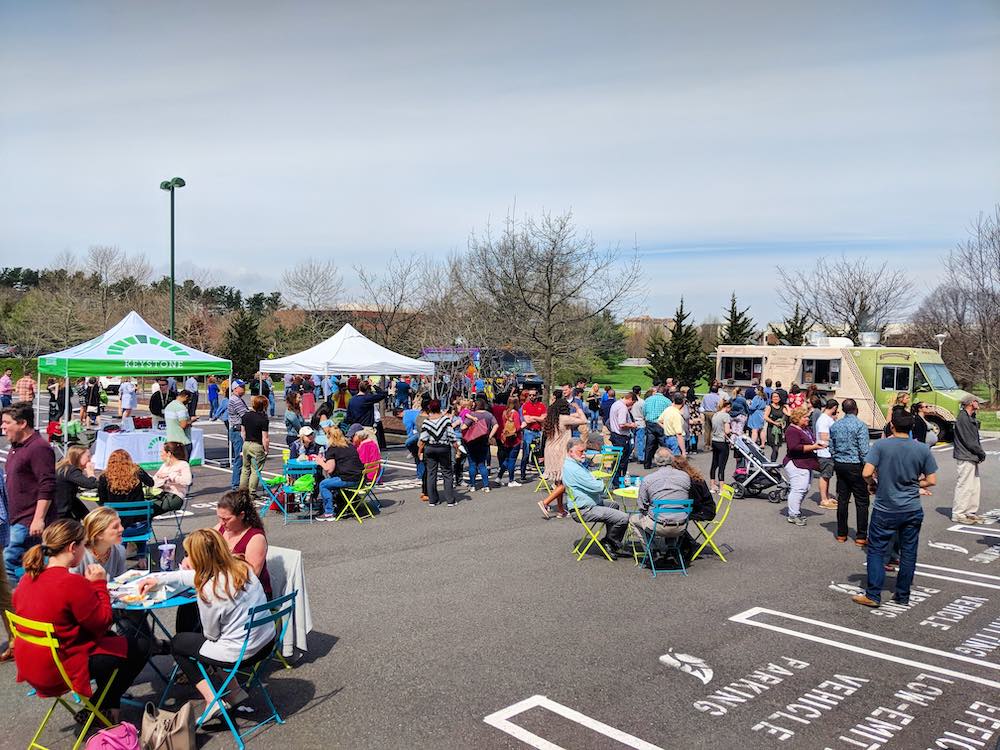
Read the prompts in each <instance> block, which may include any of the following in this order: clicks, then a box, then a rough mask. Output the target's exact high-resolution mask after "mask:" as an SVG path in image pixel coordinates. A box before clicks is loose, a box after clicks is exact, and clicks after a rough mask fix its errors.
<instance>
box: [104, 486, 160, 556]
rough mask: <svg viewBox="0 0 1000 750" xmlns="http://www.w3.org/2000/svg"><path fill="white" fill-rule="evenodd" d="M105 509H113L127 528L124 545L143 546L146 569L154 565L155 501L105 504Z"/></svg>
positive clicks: (123, 539)
mask: <svg viewBox="0 0 1000 750" xmlns="http://www.w3.org/2000/svg"><path fill="white" fill-rule="evenodd" d="M104 507H105V508H111V509H113V510H114V511H115V513H117V514H118V517H119V518H120V519H121V521H122V526H124V527H125V533H124V534H122V544H128V543H129V542H132V543H133V544H142V545H145V547H146V569H147V570H149V569H150V566H151V565H152V560H153V551H152V549H151V545H150V542H155V541H156V534H155V533H154V531H153V501H152V500H135V501H132V502H126V503H105V504H104Z"/></svg>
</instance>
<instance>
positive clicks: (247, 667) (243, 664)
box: [164, 591, 297, 750]
mask: <svg viewBox="0 0 1000 750" xmlns="http://www.w3.org/2000/svg"><path fill="white" fill-rule="evenodd" d="M296 593H297V592H295V591H293V592H291V593H290V594H285V595H284V596H279V597H277V598H276V599H272V600H271V601H269V602H264V604H260V605H258V606H256V607H251V608H250V615H249V617H248V618H247V623H246V625H245V626H244V627H245V628H246V636H245V637H244V639H243V647H242V648H241V649H240V653H239V656H237V657H236V660H235V662H234V663H233V666H232V667H229V668H228V669H226V671H225V675H226V676H225V679H224V680H223V681H222V684H221V685H220V686H219V687H218V688H216V687H215V683H213V682H212V680H211V678H210V677H209V675H208V672H207V671H206V670H205V665H204V664H202V663H201V662H200V661H198V660H197V659H195V660H194V661H195V663H196V664H197V665H198V671H200V672H201V676H202V677H203V678H204V679H205V680H206V681H207V682H208V686H209V690H211V691H212V700H211V701H209V703H208V705H206V706H205V710H204V711H203V712H202V714H201V716H199V717H198V722H197V726H198V727H200V726H201V725H202V722H204V721H205V716H206V714H208V712H209V710H210V709H211V708H212V707H213V706H215V705H216V704H218V706H219V714H220V715H221V716H222V718H223V719H224V720H225V722H226V724H227V725H228V726H229V731H230V732H232V735H233V739H235V740H236V746H237V747H238V748H239V749H240V750H244V747H245V745H244V743H243V740H244V739H245V738H247V737H249V736H250V735H252V734H254V733H256V732H258V731H259V730H261V729H263V728H264V727H265V726H266V725H267V724H269V723H270V722H272V721H274V722H276V723H278V724H284V723H285V720H284V719H282V718H281V714H279V713H278V709H277V708H275V707H274V701H272V700H271V694H270V693H269V692H268V691H267V687H265V685H264V682H263V679H262V672H263V670H262V667H263V666H264V664H265V663H266V662H267V661H269V660H270V659H271V658H273V657H274V655H275V654H276V653H279V652H280V649H281V642H282V640H283V639H284V637H285V629H286V628H287V627H288V623H289V622H291V619H292V612H293V610H294V609H295V595H296ZM277 622H281V623H282V625H281V627H280V628H278V629H277V632H276V633H275V635H274V646H273V647H272V648H265V649H263V650H261V651H260V652H258V653H257V654H254V655H253V656H252V657H250V658H249V659H248V658H247V656H246V652H247V644H248V643H249V642H250V633H251V631H253V630H254V629H255V628H271V629H275V623H277ZM216 670H217V671H221V670H219V668H216ZM237 674H239V675H241V676H243V677H247V678H249V679H248V680H247V683H246V691H247V693H250V692H251V691H253V689H254V688H256V687H259V688H260V692H261V693H262V694H263V696H264V700H265V701H267V706H268V708H269V709H270V710H271V714H270V715H269V716H268V717H267V718H265V719H263V720H261V721H258V722H257V723H256V724H254V725H253V726H252V727H250V728H249V729H247V730H245V731H243V732H240V731H239V730H238V729H237V728H236V724H234V723H233V719H232V716H230V709H229V708H227V707H226V704H225V703H224V702H223V699H224V698H225V697H226V696H227V695H228V694H229V693H230V692H232V691H231V687H232V686H233V683H234V682H235V683H236V685H238V684H239V682H238V680H237V679H236V676H237ZM176 675H177V667H174V671H173V673H172V674H171V675H170V683H168V685H167V689H166V690H164V695H166V693H167V692H168V691H169V689H170V687H171V684H172V683H173V681H174V678H175V677H176Z"/></svg>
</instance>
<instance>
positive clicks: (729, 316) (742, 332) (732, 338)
mask: <svg viewBox="0 0 1000 750" xmlns="http://www.w3.org/2000/svg"><path fill="white" fill-rule="evenodd" d="M749 311H750V308H749V307H745V308H743V309H742V310H740V306H739V305H738V304H737V302H736V292H733V293H732V296H731V297H730V298H729V309H728V310H726V311H725V313H726V319H725V321H724V322H723V324H722V330H721V331H719V343H720V344H753V343H754V342H755V341H756V339H757V332H756V331H755V330H754V325H753V318H751V317H750V316H749V315H747V313H748V312H749Z"/></svg>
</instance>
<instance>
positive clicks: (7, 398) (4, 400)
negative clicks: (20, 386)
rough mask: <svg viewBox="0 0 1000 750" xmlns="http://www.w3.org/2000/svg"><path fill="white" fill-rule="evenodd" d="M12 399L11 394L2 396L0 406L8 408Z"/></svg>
mask: <svg viewBox="0 0 1000 750" xmlns="http://www.w3.org/2000/svg"><path fill="white" fill-rule="evenodd" d="M10 400H11V397H10V396H0V406H2V407H3V408H4V409H6V408H7V407H8V406H10Z"/></svg>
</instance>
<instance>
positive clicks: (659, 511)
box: [642, 499, 694, 578]
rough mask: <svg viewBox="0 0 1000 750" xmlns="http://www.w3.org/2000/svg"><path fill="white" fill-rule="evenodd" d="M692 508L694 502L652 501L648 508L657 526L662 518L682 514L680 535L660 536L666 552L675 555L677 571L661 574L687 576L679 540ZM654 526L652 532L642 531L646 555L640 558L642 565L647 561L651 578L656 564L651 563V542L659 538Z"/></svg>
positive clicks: (662, 571)
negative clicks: (678, 567) (681, 574)
mask: <svg viewBox="0 0 1000 750" xmlns="http://www.w3.org/2000/svg"><path fill="white" fill-rule="evenodd" d="M692 507H694V500H655V499H654V500H653V504H652V505H651V506H650V508H649V516H650V518H652V519H653V522H654V524H659V523H660V519H661V518H662V517H664V516H668V515H674V514H677V513H684V521H683V523H681V524H678V526H679V527H680V529H681V533H679V534H677V535H676V536H673V537H664V536H660V539H662V540H663V544H664V548H665V549H666V551H667V552H669V551H670V550H673V551H674V552H675V553H676V554H677V560H678V562H680V566H681V567H680V569H679V570H669V571H668V570H661V571H659V572H661V573H683V574H684V575H687V568H686V567H684V555H682V554H681V540H683V539H684V535H685V533H686V532H687V525H688V519H689V518H690V517H691V508H692ZM656 531H657V529H656V525H654V526H653V530H652V531H644V532H643V535H644V536H645V537H646V554H645V555H644V556H643V558H642V564H643V565H645V564H646V561H647V560H649V567H650V568H651V569H652V570H653V578H656V573H657V570H656V563H655V562H654V561H653V541H654V540H655V539H656V537H657V536H659V535H658V534H657V533H656Z"/></svg>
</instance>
